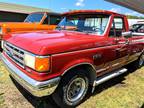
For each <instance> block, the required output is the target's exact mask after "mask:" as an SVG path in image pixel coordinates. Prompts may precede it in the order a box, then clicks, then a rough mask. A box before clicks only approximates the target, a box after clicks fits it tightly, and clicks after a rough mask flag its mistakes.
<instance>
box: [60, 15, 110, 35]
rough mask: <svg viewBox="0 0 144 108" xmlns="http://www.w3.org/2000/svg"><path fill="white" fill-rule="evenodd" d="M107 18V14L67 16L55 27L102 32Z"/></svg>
mask: <svg viewBox="0 0 144 108" xmlns="http://www.w3.org/2000/svg"><path fill="white" fill-rule="evenodd" d="M108 20H109V16H108V15H97V14H96V15H76V16H67V17H64V18H63V20H62V21H61V22H60V23H59V24H58V26H57V29H59V30H70V31H78V32H86V33H96V34H103V33H104V31H105V29H106V26H107V24H108Z"/></svg>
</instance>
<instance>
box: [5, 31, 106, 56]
mask: <svg viewBox="0 0 144 108" xmlns="http://www.w3.org/2000/svg"><path fill="white" fill-rule="evenodd" d="M9 35H12V38H9V39H8V40H7V41H8V42H10V43H11V44H13V45H15V46H17V47H19V48H22V49H24V50H26V51H28V52H31V53H34V54H37V55H48V54H58V53H63V52H70V51H76V50H82V49H87V48H92V47H95V46H98V45H102V43H103V42H106V41H104V37H103V36H96V35H89V34H85V33H79V32H68V31H56V30H55V31H37V32H25V33H16V34H14V33H13V34H9ZM99 42H100V43H101V44H100V43H99Z"/></svg>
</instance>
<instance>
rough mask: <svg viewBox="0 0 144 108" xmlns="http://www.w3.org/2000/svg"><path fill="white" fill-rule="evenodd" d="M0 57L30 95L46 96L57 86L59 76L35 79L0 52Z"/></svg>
mask: <svg viewBox="0 0 144 108" xmlns="http://www.w3.org/2000/svg"><path fill="white" fill-rule="evenodd" d="M0 57H1V60H2V62H3V64H4V66H5V67H6V68H7V69H8V71H9V73H10V75H11V76H12V77H13V78H14V79H15V80H16V81H17V82H18V83H19V84H20V85H21V86H23V87H24V88H25V89H26V90H27V91H29V92H30V93H31V94H32V95H34V96H37V97H43V96H48V95H51V94H52V93H53V92H54V91H55V89H56V88H57V86H58V84H59V81H60V77H57V78H53V79H51V80H47V81H42V82H40V81H36V80H34V79H32V78H30V77H29V76H27V75H26V74H24V73H23V72H22V71H21V70H19V69H18V68H17V67H16V66H14V65H13V64H12V63H11V62H9V61H8V60H7V59H6V57H5V56H4V55H3V54H0Z"/></svg>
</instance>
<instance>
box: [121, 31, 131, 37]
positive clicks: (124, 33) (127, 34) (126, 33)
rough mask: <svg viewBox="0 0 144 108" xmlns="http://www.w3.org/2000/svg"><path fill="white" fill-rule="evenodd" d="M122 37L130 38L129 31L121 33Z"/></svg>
mask: <svg viewBox="0 0 144 108" xmlns="http://www.w3.org/2000/svg"><path fill="white" fill-rule="evenodd" d="M122 36H123V37H125V38H131V37H132V32H131V31H129V32H122Z"/></svg>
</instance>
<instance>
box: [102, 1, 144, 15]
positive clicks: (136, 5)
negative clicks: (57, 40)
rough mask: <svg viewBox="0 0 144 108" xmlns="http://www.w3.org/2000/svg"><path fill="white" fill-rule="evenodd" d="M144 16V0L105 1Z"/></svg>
mask: <svg viewBox="0 0 144 108" xmlns="http://www.w3.org/2000/svg"><path fill="white" fill-rule="evenodd" d="M105 1H108V2H111V3H115V4H118V5H121V6H123V7H126V8H129V9H132V10H135V11H137V12H139V13H142V14H144V0H105Z"/></svg>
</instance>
